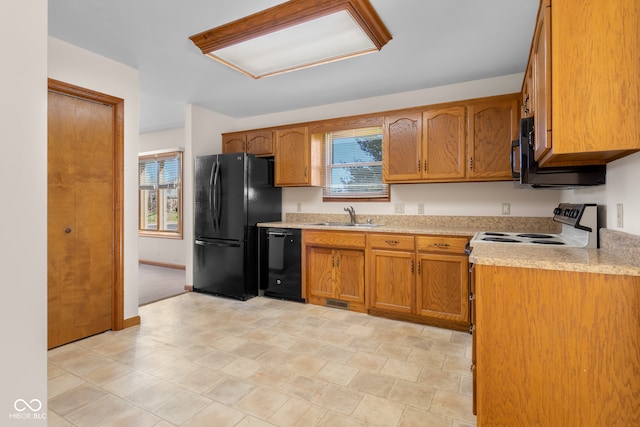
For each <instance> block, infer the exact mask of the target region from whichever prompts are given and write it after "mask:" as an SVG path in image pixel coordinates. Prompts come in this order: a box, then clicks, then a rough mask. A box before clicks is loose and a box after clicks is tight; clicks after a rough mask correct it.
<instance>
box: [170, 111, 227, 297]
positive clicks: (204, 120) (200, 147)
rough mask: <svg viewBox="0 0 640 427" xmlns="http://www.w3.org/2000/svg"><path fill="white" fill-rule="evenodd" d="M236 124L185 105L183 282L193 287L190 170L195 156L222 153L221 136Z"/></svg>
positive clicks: (214, 114)
mask: <svg viewBox="0 0 640 427" xmlns="http://www.w3.org/2000/svg"><path fill="white" fill-rule="evenodd" d="M234 122H235V120H234V119H233V118H231V117H229V116H225V115H224V114H220V113H216V112H215V111H211V110H207V109H206V108H202V107H198V106H197V105H192V104H190V105H187V108H186V111H185V154H184V206H185V210H184V217H183V224H182V226H183V230H184V233H183V236H184V239H185V245H186V267H187V268H186V270H187V274H186V282H187V284H193V243H192V242H193V166H194V162H195V157H196V156H204V155H207V154H218V153H222V133H223V132H228V130H229V129H231V128H233V126H234Z"/></svg>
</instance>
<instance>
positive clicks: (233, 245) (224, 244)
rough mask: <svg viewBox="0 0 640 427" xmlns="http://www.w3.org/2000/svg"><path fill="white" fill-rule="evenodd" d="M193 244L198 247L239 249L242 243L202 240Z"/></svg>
mask: <svg viewBox="0 0 640 427" xmlns="http://www.w3.org/2000/svg"><path fill="white" fill-rule="evenodd" d="M195 243H196V245H198V246H217V247H223V248H227V247H231V248H239V247H241V246H242V242H206V241H204V240H196V241H195Z"/></svg>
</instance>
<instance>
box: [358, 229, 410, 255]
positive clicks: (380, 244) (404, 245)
mask: <svg viewBox="0 0 640 427" xmlns="http://www.w3.org/2000/svg"><path fill="white" fill-rule="evenodd" d="M369 248H371V249H397V250H408V251H413V250H415V242H414V239H413V236H411V235H402V234H377V233H370V234H369Z"/></svg>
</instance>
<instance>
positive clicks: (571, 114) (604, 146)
mask: <svg viewBox="0 0 640 427" xmlns="http://www.w3.org/2000/svg"><path fill="white" fill-rule="evenodd" d="M639 19H640V4H639V3H638V2H637V1H630V0H629V1H606V2H603V1H600V2H586V3H585V2H583V1H579V0H566V1H562V2H554V3H553V5H551V2H550V1H549V0H543V1H542V2H541V5H540V10H539V13H538V19H537V23H536V30H535V34H534V38H533V42H532V45H531V52H530V56H529V66H528V68H527V74H525V81H524V84H523V97H524V99H527V95H529V103H527V105H531V100H532V99H533V104H532V105H533V110H532V111H531V112H530V113H529V114H528V115H529V116H531V115H533V116H534V126H535V136H536V138H535V144H536V146H535V148H536V159H537V160H538V161H539V162H540V164H541V165H542V166H555V165H581V164H585V165H586V164H604V163H607V162H609V161H612V160H615V159H618V158H620V157H623V156H626V155H628V154H631V153H634V152H637V151H640V138H638V135H639V134H640V121H639V120H638V109H639V106H640V83H639V79H638V64H639V63H640V49H638V45H640V35H639V34H640V33H639V32H638V30H637V28H636V27H637V23H638V20H639ZM528 82H532V86H533V87H531V86H530V83H528ZM525 91H526V92H525Z"/></svg>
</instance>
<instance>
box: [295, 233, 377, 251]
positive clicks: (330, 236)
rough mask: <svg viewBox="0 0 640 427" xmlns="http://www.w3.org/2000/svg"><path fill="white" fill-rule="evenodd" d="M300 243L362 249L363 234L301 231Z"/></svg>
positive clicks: (363, 242) (363, 245)
mask: <svg viewBox="0 0 640 427" xmlns="http://www.w3.org/2000/svg"><path fill="white" fill-rule="evenodd" d="M302 242H303V244H304V245H314V246H328V247H336V246H337V247H340V248H359V249H364V247H365V234H364V233H357V232H355V233H354V232H350V231H311V230H303V232H302Z"/></svg>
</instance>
